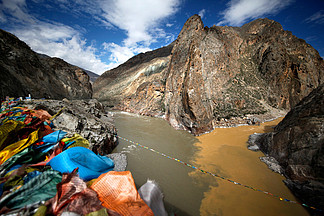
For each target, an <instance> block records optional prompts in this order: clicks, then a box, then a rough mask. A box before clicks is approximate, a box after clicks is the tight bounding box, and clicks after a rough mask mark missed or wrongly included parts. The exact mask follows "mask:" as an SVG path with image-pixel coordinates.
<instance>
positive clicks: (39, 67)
mask: <svg viewBox="0 0 324 216" xmlns="http://www.w3.org/2000/svg"><path fill="white" fill-rule="evenodd" d="M0 70H1V73H0V82H1V89H0V91H1V92H0V96H1V97H2V98H3V97H5V96H7V95H8V96H11V97H20V96H28V94H31V96H32V97H34V98H52V99H63V98H69V99H82V98H91V97H92V86H91V84H90V82H89V76H88V75H87V74H86V72H85V71H84V70H82V69H81V68H79V67H76V66H73V65H70V64H68V63H66V62H65V61H63V60H62V59H59V58H50V57H48V56H46V55H41V54H37V53H35V52H34V51H32V50H31V49H30V47H29V46H28V45H27V44H25V43H24V42H22V41H20V40H19V39H18V38H17V37H15V36H14V35H12V34H10V33H8V32H6V31H3V30H0Z"/></svg>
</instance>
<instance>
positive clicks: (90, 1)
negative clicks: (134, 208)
mask: <svg viewBox="0 0 324 216" xmlns="http://www.w3.org/2000/svg"><path fill="white" fill-rule="evenodd" d="M193 14H199V15H200V16H201V17H202V20H203V22H204V24H205V26H209V27H211V26H212V25H228V26H242V25H243V24H245V23H247V22H250V21H252V20H254V19H256V18H264V17H267V18H269V19H273V20H275V21H277V22H279V23H280V24H282V26H283V28H284V29H285V30H289V31H291V32H292V33H293V34H294V35H296V36H297V37H299V38H302V39H304V40H306V41H307V42H308V43H309V44H311V45H312V46H313V47H314V48H315V49H317V50H318V51H319V53H320V55H321V56H322V57H324V42H323V36H324V1H323V0H305V1H304V0H200V1H198V0H0V28H1V29H4V30H6V31H9V32H11V33H13V34H15V35H16V36H17V37H19V38H20V39H21V40H23V41H25V42H26V43H27V44H28V45H29V46H30V47H31V48H32V49H33V50H34V51H36V52H39V53H44V54H47V55H49V56H52V57H54V56H55V57H59V58H62V59H64V60H65V61H67V62H69V63H71V64H74V65H77V66H79V67H82V68H84V69H87V70H90V71H93V72H95V73H97V74H102V73H103V72H104V71H106V70H108V69H111V68H113V67H116V66H118V65H119V64H121V63H123V62H125V61H126V60H128V59H129V58H130V57H132V56H134V55H136V54H138V53H141V52H146V51H149V50H153V49H156V48H159V47H162V46H165V45H168V44H169V43H171V42H172V41H173V40H175V39H176V38H177V36H178V34H179V32H180V31H181V28H182V26H183V24H184V23H185V21H186V20H187V19H188V18H189V17H190V16H192V15H193Z"/></svg>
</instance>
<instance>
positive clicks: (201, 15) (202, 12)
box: [198, 9, 206, 19]
mask: <svg viewBox="0 0 324 216" xmlns="http://www.w3.org/2000/svg"><path fill="white" fill-rule="evenodd" d="M205 13H206V10H205V9H202V10H201V11H199V13H198V15H199V16H200V17H201V19H202V18H204V16H205Z"/></svg>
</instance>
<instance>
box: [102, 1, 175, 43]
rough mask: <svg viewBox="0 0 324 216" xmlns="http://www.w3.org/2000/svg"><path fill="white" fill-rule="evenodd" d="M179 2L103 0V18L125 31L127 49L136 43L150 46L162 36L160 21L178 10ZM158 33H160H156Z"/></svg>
mask: <svg viewBox="0 0 324 216" xmlns="http://www.w3.org/2000/svg"><path fill="white" fill-rule="evenodd" d="M179 3H180V2H179V0H155V1H152V0H113V1H111V0H103V1H101V2H100V6H101V8H102V10H103V12H104V13H103V14H102V17H103V18H104V19H106V20H107V21H108V22H109V23H111V24H113V25H114V26H116V27H118V28H120V29H122V30H125V31H126V34H127V38H126V39H125V40H124V41H123V42H124V44H125V46H126V47H131V46H134V45H135V44H136V43H145V44H147V45H150V44H151V43H152V42H155V39H156V38H157V37H159V35H163V34H161V29H159V28H157V27H158V26H159V24H160V21H161V20H163V19H165V18H166V17H168V16H170V15H172V14H174V13H175V12H176V11H177V10H178V5H179ZM156 31H158V32H156Z"/></svg>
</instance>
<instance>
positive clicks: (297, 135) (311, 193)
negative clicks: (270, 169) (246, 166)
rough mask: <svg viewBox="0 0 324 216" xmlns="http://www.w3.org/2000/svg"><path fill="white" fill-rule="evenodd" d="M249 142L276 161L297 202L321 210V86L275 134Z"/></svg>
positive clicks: (323, 115)
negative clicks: (298, 200) (298, 199)
mask: <svg viewBox="0 0 324 216" xmlns="http://www.w3.org/2000/svg"><path fill="white" fill-rule="evenodd" d="M249 142H250V144H251V145H257V146H258V147H259V148H260V150H261V151H263V152H264V153H265V154H267V155H268V156H270V157H273V158H275V159H276V161H277V162H278V164H279V165H280V166H281V170H282V172H283V174H284V175H285V176H286V177H287V180H286V181H285V183H286V184H287V186H288V187H289V188H290V189H291V190H292V191H293V192H294V193H295V195H296V196H297V197H298V198H300V199H301V200H302V201H303V202H305V203H306V204H309V205H311V206H315V207H316V208H319V209H322V208H323V206H324V84H322V85H320V86H319V87H318V88H316V89H315V90H313V91H312V92H311V93H310V94H309V95H308V96H307V97H305V98H304V99H303V100H302V101H301V102H300V103H298V104H297V105H296V106H295V107H294V108H293V109H292V110H291V111H290V112H289V113H288V114H287V115H286V117H285V118H284V119H283V120H282V121H281V122H280V123H279V124H278V125H277V126H276V127H275V129H274V132H271V133H266V134H255V135H252V137H250V141H249ZM314 213H315V214H317V213H318V212H314Z"/></svg>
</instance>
